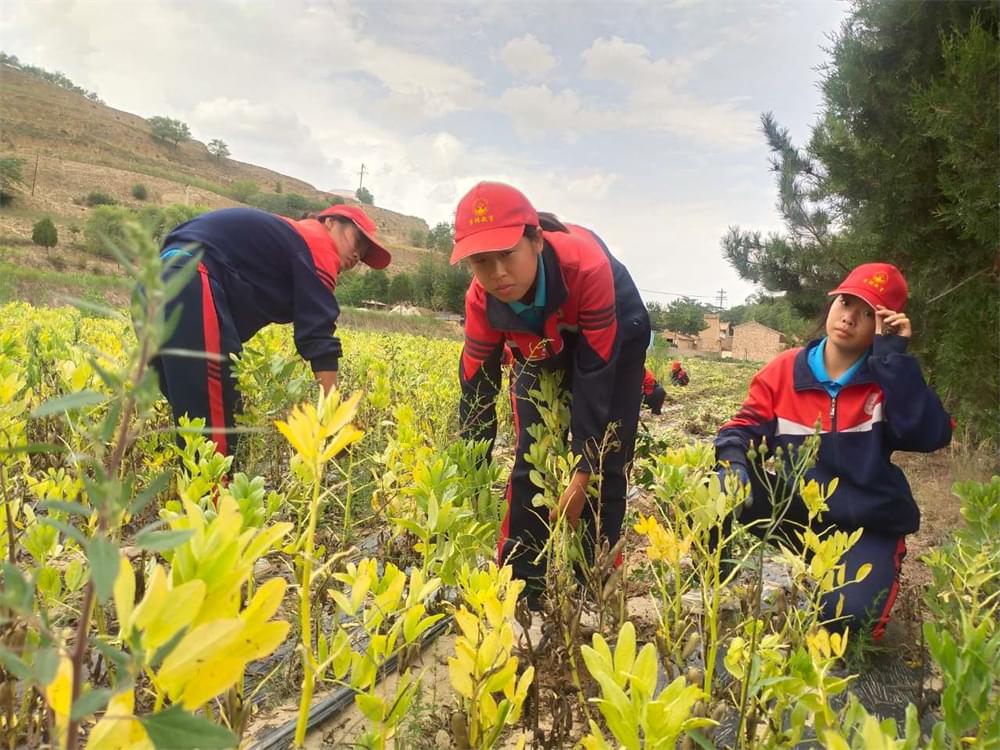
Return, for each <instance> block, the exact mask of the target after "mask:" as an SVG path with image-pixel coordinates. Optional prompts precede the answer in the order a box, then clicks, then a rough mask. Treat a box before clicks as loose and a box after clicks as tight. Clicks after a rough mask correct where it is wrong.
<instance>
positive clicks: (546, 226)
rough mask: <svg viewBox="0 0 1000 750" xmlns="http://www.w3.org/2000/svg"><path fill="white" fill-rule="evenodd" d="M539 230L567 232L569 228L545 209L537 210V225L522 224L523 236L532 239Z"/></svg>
mask: <svg viewBox="0 0 1000 750" xmlns="http://www.w3.org/2000/svg"><path fill="white" fill-rule="evenodd" d="M539 230H541V231H544V232H565V233H567V234H569V230H568V229H567V228H566V225H565V224H563V223H562V222H561V221H559V219H558V218H556V215H555V214H550V213H548V212H546V211H539V212H538V226H537V227H535V226H532V225H530V224H525V226H524V236H525V237H530V238H532V239H534V238H535V237H536V236H537V235H538V232H539Z"/></svg>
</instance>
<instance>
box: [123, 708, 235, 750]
mask: <svg viewBox="0 0 1000 750" xmlns="http://www.w3.org/2000/svg"><path fill="white" fill-rule="evenodd" d="M137 718H138V720H139V723H141V724H142V726H143V728H144V729H145V730H146V734H148V735H149V739H150V740H151V741H152V742H153V746H154V747H155V748H156V750H224V749H225V750H228V748H234V747H236V745H237V739H236V735H234V734H233V733H232V732H230V731H229V730H228V729H226V728H225V727H221V726H219V725H218V724H215V723H213V722H211V721H209V720H208V719H206V718H204V717H201V716H195V715H194V714H192V713H189V712H188V711H185V710H184V709H183V708H181V707H180V706H171V707H170V708H168V709H167V710H166V711H160V713H157V714H150V715H148V716H139V717H137Z"/></svg>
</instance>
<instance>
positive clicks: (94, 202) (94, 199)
mask: <svg viewBox="0 0 1000 750" xmlns="http://www.w3.org/2000/svg"><path fill="white" fill-rule="evenodd" d="M83 204H84V205H85V206H90V207H93V206H116V205H118V201H116V200H115V199H114V198H112V197H111V196H110V195H108V194H107V193H102V192H100V191H99V190H93V191H91V192H89V193H87V196H86V197H85V198H84V199H83Z"/></svg>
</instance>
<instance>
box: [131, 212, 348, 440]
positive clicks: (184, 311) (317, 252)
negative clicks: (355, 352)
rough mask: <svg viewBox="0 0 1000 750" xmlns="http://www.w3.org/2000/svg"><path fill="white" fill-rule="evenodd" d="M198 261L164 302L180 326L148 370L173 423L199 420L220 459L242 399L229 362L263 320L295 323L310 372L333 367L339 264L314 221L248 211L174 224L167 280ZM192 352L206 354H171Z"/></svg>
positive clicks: (166, 251)
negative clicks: (203, 422) (189, 259)
mask: <svg viewBox="0 0 1000 750" xmlns="http://www.w3.org/2000/svg"><path fill="white" fill-rule="evenodd" d="M199 253H200V254H201V261H200V263H199V264H198V272H197V273H196V274H195V275H194V277H193V278H192V279H191V281H190V282H188V284H187V285H186V286H185V287H184V288H183V289H182V290H181V292H180V293H179V294H178V295H177V296H176V297H175V298H174V299H173V300H171V301H170V303H169V304H168V305H167V310H166V317H167V319H169V318H170V316H171V315H172V314H173V313H174V311H175V309H176V308H178V307H179V308H180V310H181V311H180V313H179V314H180V320H179V322H178V324H177V326H176V328H175V329H174V331H173V333H172V334H171V336H170V338H169V339H168V340H167V341H165V342H164V344H163V349H164V350H167V351H164V352H162V353H161V354H160V355H159V356H157V357H156V358H154V359H153V361H152V362H151V364H152V365H153V367H155V368H156V370H157V372H158V374H159V376H160V389H161V390H162V391H163V394H164V395H165V396H166V397H167V400H168V401H169V402H170V406H171V409H172V410H173V413H174V418H175V419H177V418H179V417H180V416H181V415H183V414H187V415H188V416H189V417H192V418H193V417H204V418H205V420H206V429H207V430H208V432H209V437H210V438H211V439H212V440H214V441H215V442H216V444H217V445H218V449H219V451H220V452H222V453H227V454H232V453H234V451H235V444H236V437H237V435H236V433H235V432H233V428H234V426H235V423H234V414H236V413H238V412H239V411H240V410H241V399H240V394H239V391H238V390H237V388H236V382H235V378H234V376H233V372H232V362H231V360H230V355H233V354H239V353H240V351H241V350H242V345H243V342H245V341H247V340H248V339H249V338H250V337H251V336H253V335H254V334H255V333H257V331H259V330H260V329H261V328H263V327H264V326H266V325H267V324H268V323H294V329H295V331H294V337H295V346H296V348H297V349H298V351H299V354H300V355H302V357H303V359H306V360H308V361H309V362H310V364H311V365H312V369H313V370H314V371H330V370H336V369H337V362H338V360H339V359H340V356H341V346H340V342H339V340H338V339H337V338H336V336H334V335H333V332H334V329H335V328H336V321H337V316H338V315H339V314H340V308H339V307H338V306H337V300H336V298H335V297H334V288H335V286H336V282H337V272H338V271H339V269H340V259H339V256H338V254H337V250H336V247H335V246H334V243H333V239H332V238H331V237H330V235H329V233H328V232H327V231H326V229H324V228H323V226H322V225H321V224H320V223H319V222H318V221H315V220H312V219H309V220H304V221H292V220H290V219H285V218H283V217H280V216H275V215H274V214H269V213H266V212H264V211H259V210H257V209H252V208H226V209H222V210H220V211H212V212H210V213H207V214H203V215H201V216H198V217H197V218H194V219H192V220H191V221H188V222H186V223H184V224H181V225H180V226H178V227H176V228H175V229H174V230H173V231H171V232H170V234H168V235H167V237H166V239H165V240H164V242H163V251H162V253H161V257H162V258H164V259H165V261H168V262H169V264H170V265H168V266H167V268H166V270H165V272H164V273H165V275H167V276H169V275H170V274H172V273H175V272H176V270H177V269H178V268H179V267H181V266H182V265H183V263H184V259H185V258H187V257H193V256H195V255H197V254H199ZM169 350H174V351H176V350H188V351H193V352H198V353H202V352H203V353H204V354H203V356H191V355H190V354H188V355H184V354H177V353H171V352H170V351H169Z"/></svg>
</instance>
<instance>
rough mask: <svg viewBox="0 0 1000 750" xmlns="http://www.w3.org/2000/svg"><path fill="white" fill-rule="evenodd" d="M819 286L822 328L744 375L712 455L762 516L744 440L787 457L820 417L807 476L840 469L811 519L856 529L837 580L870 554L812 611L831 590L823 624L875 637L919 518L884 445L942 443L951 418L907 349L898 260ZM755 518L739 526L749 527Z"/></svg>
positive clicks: (749, 513) (800, 512)
mask: <svg viewBox="0 0 1000 750" xmlns="http://www.w3.org/2000/svg"><path fill="white" fill-rule="evenodd" d="M830 295H831V296H833V297H834V299H833V303H832V304H831V305H830V308H829V310H828V313H827V316H826V336H825V337H824V338H822V339H820V340H818V341H813V342H811V343H810V344H808V345H807V346H806V347H805V348H802V349H793V350H790V351H786V352H783V353H782V354H780V355H778V356H777V357H776V358H775V359H773V360H772V361H771V362H770V363H768V364H767V365H766V366H765V367H764V368H763V369H762V370H761V371H760V372H758V373H757V374H756V375H755V376H754V378H753V380H752V381H751V383H750V392H749V394H748V395H747V398H746V400H745V401H744V402H743V406H742V407H741V408H740V410H739V412H737V414H736V416H735V417H733V419H732V420H730V421H729V422H728V423H726V424H725V425H723V427H722V429H721V430H720V431H719V434H718V437H717V438H716V440H715V447H716V456H717V458H718V459H719V461H720V462H724V463H723V465H724V466H725V465H728V468H729V470H730V471H733V472H735V473H736V474H737V475H738V476H739V477H740V478H741V479H742V480H743V481H744V482H747V481H749V482H750V486H751V490H752V500H751V501H750V503H751V504H750V507H748V508H746V509H745V510H744V511H743V512H742V513H741V514H740V521H741V522H743V523H749V522H751V521H755V520H759V519H765V518H770V516H771V506H770V500H769V498H768V496H767V491H766V490H765V488H764V486H763V484H762V483H761V481H760V479H759V478H758V473H759V472H760V471H761V469H760V468H759V467H755V469H754V470H753V471H751V470H750V469H749V467H748V465H747V450H748V449H749V448H750V446H751V445H754V446H758V445H760V444H761V443H762V442H763V441H766V443H767V448H768V450H769V451H770V452H771V453H772V454H773V453H774V450H775V447H776V446H781V447H782V448H784V453H785V456H786V459H787V457H788V456H789V448H796V447H798V446H800V445H801V444H802V442H803V441H804V440H805V438H806V437H807V436H808V435H812V434H813V433H814V431H815V426H816V424H817V422H819V424H820V448H819V456H818V459H817V463H816V466H815V467H814V468H813V469H811V470H810V471H809V472H808V473H807V475H806V480H807V481H808V480H809V479H816V480H817V481H818V482H820V483H821V484H827V483H828V482H830V480H832V479H833V478H834V477H837V478H839V484H838V485H837V489H836V491H835V492H834V494H833V496H832V497H831V498H830V500H829V507H830V509H829V511H828V512H827V513H826V514H825V516H824V518H823V522H822V524H823V526H824V527H827V526H829V525H830V524H832V525H833V526H835V527H836V528H838V529H843V530H847V531H853V530H855V529H859V528H861V529H864V533H863V534H862V536H861V539H860V540H859V541H858V542H857V544H855V545H854V546H853V547H852V548H851V549H850V550H848V552H847V553H846V554H845V556H844V559H843V560H842V562H843V563H844V564H845V565H846V577H847V580H851V579H852V578H853V577H854V576H855V574H856V573H857V571H858V568H859V567H861V565H863V564H864V563H871V565H872V569H871V572H870V573H869V574H868V576H867V577H866V578H865V579H864V580H862V581H860V582H858V583H850V584H847V585H846V586H845V587H843V588H841V589H839V590H837V591H834V592H833V593H832V594H829V595H827V596H826V597H825V599H824V601H823V602H822V604H823V617H824V620H827V621H833V620H834V618H835V616H836V605H837V601H838V598H839V597H840V595H841V594H842V595H843V596H844V607H843V612H842V617H841V618H840V619H838V620H836V621H834V622H830V624H829V625H828V627H831V628H832V629H834V630H840V629H843V628H845V627H848V626H849V627H850V628H851V630H852V631H857V629H858V628H865V627H871V628H872V635H873V636H874V638H875V639H876V640H878V639H880V638H881V637H882V635H883V633H884V632H885V626H886V623H887V622H888V619H889V612H890V610H891V609H892V605H893V602H894V601H895V598H896V592H897V590H898V588H899V571H900V566H901V564H902V560H903V557H904V555H905V554H906V542H905V539H906V535H907V534H912V533H913V532H915V531H916V530H917V529H918V528H919V526H920V511H919V509H918V508H917V504H916V502H914V500H913V495H912V493H911V492H910V487H909V485H908V484H907V481H906V477H905V476H904V475H903V472H902V471H901V470H900V469H899V467H898V466H895V465H894V464H893V463H892V461H891V460H890V459H891V457H892V453H893V451H897V450H904V451H922V452H930V451H935V450H938V449H939V448H943V447H945V446H946V445H948V443H949V442H951V430H952V423H951V419H950V417H949V416H948V414H947V413H946V412H945V410H944V407H942V405H941V401H940V399H939V398H938V396H937V394H935V393H934V391H933V390H932V389H931V388H930V387H929V386H928V385H927V384H926V383H925V382H924V379H923V376H922V375H921V372H920V365H919V364H918V363H917V360H916V359H915V358H914V357H913V356H912V355H910V354H907V352H906V348H907V345H908V344H909V341H910V336H911V335H912V326H911V324H910V320H909V318H907V317H906V314H905V313H904V312H903V310H904V308H905V307H906V300H907V286H906V281H905V279H904V278H903V275H902V274H901V273H900V272H899V270H898V269H897V268H896V267H895V266H892V265H889V264H888V263H866V264H864V265H861V266H858V267H857V268H855V269H854V270H853V271H851V273H850V274H848V276H847V278H846V279H844V281H843V283H841V285H840V286H838V287H837V288H836V289H834V290H833V291H832V292H830ZM786 521H787V523H785V525H784V527H783V528H781V529H779V534H781V536H783V537H784V542H785V543H787V544H790V545H792V546H793V547H797V546H798V541H797V539H796V537H795V534H794V529H795V523H798V524H799V526H798V528H801V525H802V524H804V523H806V521H807V514H806V510H805V506H804V505H803V503H802V501H801V500H800V499H799V498H798V497H795V498H794V499H793V501H792V504H791V507H790V509H789V512H788V515H787V517H786ZM760 526H761V524H759V523H758V524H754V525H753V526H751V527H750V528H751V530H757V531H758V532H759V531H760ZM818 530H819V529H817V531H818Z"/></svg>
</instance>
